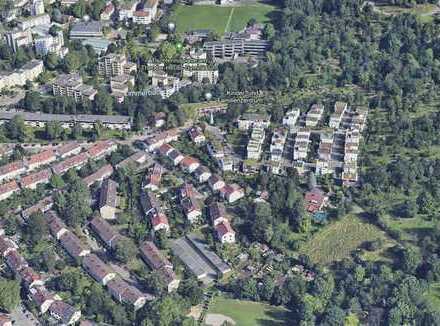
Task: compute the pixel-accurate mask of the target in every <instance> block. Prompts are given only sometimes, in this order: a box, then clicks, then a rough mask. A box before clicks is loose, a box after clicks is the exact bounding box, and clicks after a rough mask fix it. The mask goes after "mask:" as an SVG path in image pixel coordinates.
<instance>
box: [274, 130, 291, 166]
mask: <svg viewBox="0 0 440 326" xmlns="http://www.w3.org/2000/svg"><path fill="white" fill-rule="evenodd" d="M286 139H287V131H286V130H285V129H284V128H278V129H275V130H274V132H273V135H272V139H271V142H270V159H271V160H272V161H274V162H279V161H281V159H282V158H283V152H284V145H285V144H286Z"/></svg>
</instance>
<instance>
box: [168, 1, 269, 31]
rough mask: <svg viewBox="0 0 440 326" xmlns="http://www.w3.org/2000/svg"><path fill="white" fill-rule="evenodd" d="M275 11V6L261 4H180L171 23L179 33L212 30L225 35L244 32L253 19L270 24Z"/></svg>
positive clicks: (173, 14)
mask: <svg viewBox="0 0 440 326" xmlns="http://www.w3.org/2000/svg"><path fill="white" fill-rule="evenodd" d="M275 10H276V8H275V7H274V6H272V5H269V4H261V3H257V4H249V5H243V6H234V7H220V6H215V5H192V6H188V5H183V4H179V5H177V6H176V8H175V10H174V12H173V13H172V15H171V18H170V21H172V22H174V23H175V24H176V28H177V32H179V33H183V32H187V31H190V30H194V29H210V30H213V31H215V32H216V33H218V34H220V35H223V33H225V32H238V31H240V30H242V29H243V28H244V27H245V26H246V24H247V22H248V21H249V20H250V19H251V18H255V19H256V20H257V22H260V23H266V22H270V20H271V17H270V16H271V15H273V13H275ZM269 14H270V15H269Z"/></svg>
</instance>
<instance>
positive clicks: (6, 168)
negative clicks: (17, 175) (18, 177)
mask: <svg viewBox="0 0 440 326" xmlns="http://www.w3.org/2000/svg"><path fill="white" fill-rule="evenodd" d="M20 169H24V162H23V161H15V162H11V163H9V164H6V165H3V166H1V167H0V175H5V174H9V173H11V172H15V171H18V170H20Z"/></svg>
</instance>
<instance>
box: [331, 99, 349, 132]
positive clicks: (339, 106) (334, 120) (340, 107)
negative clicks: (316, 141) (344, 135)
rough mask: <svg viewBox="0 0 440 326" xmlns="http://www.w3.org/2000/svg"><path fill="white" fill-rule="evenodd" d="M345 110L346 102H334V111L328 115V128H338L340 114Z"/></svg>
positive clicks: (340, 119)
mask: <svg viewBox="0 0 440 326" xmlns="http://www.w3.org/2000/svg"><path fill="white" fill-rule="evenodd" d="M346 110H347V103H344V102H336V103H335V111H334V112H333V114H332V115H331V116H330V121H329V126H330V128H335V129H337V128H339V126H340V124H341V121H342V116H343V115H344V113H345V111H346Z"/></svg>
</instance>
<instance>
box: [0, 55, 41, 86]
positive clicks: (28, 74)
mask: <svg viewBox="0 0 440 326" xmlns="http://www.w3.org/2000/svg"><path fill="white" fill-rule="evenodd" d="M43 67H44V66H43V61H40V60H31V61H29V62H28V63H26V64H25V65H24V66H23V67H21V69H18V70H15V71H12V72H3V73H0V89H3V88H6V87H14V86H24V85H26V81H28V80H30V81H34V80H35V79H36V78H37V77H38V76H39V75H40V74H41V73H42V72H43Z"/></svg>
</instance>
